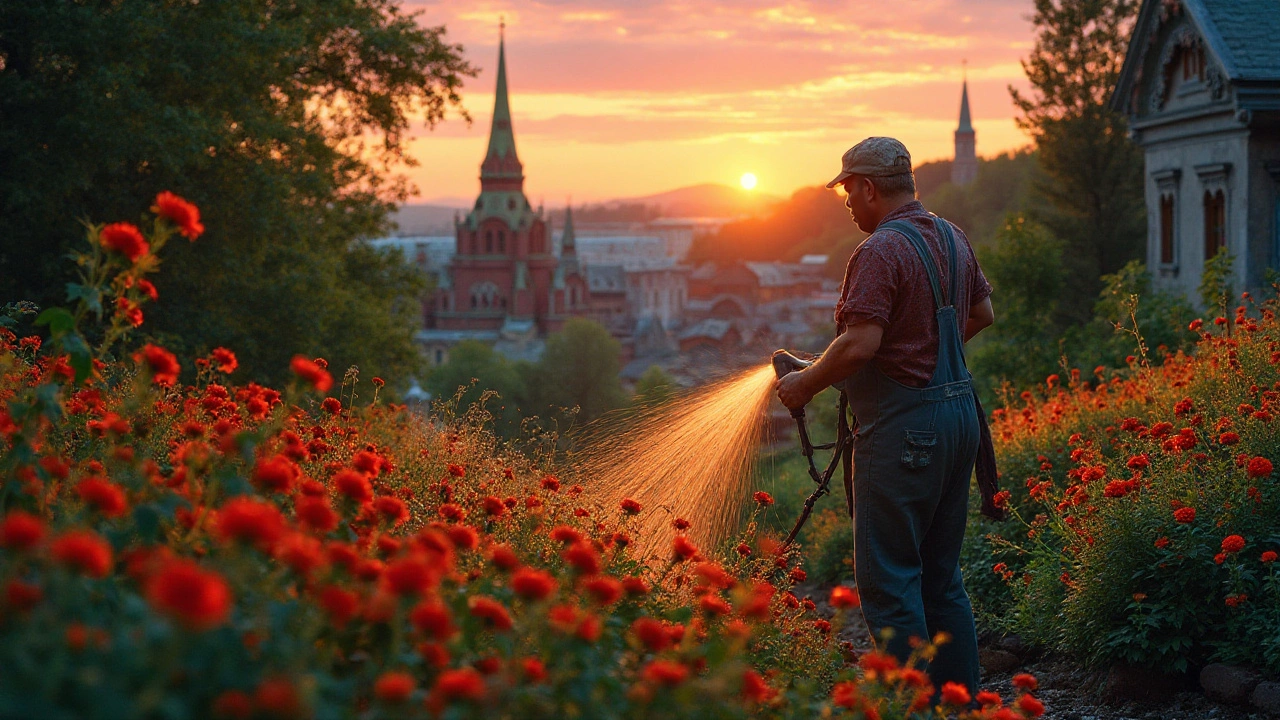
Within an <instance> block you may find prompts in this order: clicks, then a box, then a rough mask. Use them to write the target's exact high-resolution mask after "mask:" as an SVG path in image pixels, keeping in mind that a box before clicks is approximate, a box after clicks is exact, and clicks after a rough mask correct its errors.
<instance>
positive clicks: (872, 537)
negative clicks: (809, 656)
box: [844, 217, 979, 693]
mask: <svg viewBox="0 0 1280 720" xmlns="http://www.w3.org/2000/svg"><path fill="white" fill-rule="evenodd" d="M934 223H935V224H936V225H937V226H938V233H939V235H940V236H941V237H942V238H944V239H945V242H946V246H947V254H948V255H949V258H950V268H951V271H950V272H948V273H947V277H948V278H949V280H950V282H949V285H950V288H949V290H950V302H949V303H947V302H944V300H943V295H942V288H941V283H940V281H939V274H938V268H937V266H936V265H935V263H934V260H933V255H932V254H931V253H930V252H929V247H928V245H927V244H926V243H925V240H924V238H923V237H922V236H921V235H920V233H919V232H918V231H917V230H916V229H915V228H914V227H913V226H912V225H911V223H910V222H907V221H905V220H892V221H890V222H887V223H884V224H883V225H881V226H880V227H879V228H878V229H879V230H894V231H896V232H898V233H900V234H902V235H904V236H905V237H906V238H907V239H908V240H909V241H910V242H911V244H912V246H913V247H915V249H916V252H917V253H918V254H919V255H920V259H921V260H922V261H923V262H924V266H925V269H926V270H927V272H928V274H929V283H930V285H931V286H932V288H933V297H934V301H935V307H936V308H937V319H938V363H937V367H936V369H935V370H934V372H933V377H932V379H930V380H929V384H928V385H927V386H925V387H923V388H912V387H907V386H906V385H903V384H902V383H899V382H897V381H895V380H893V379H891V378H889V377H888V376H886V375H885V374H884V373H882V372H881V371H880V370H879V369H878V368H877V367H876V366H875V363H873V362H868V363H867V364H866V365H865V366H863V368H862V369H861V370H859V371H858V372H856V373H854V374H853V375H852V376H850V377H849V378H848V379H847V380H845V382H844V385H845V390H846V392H847V394H848V397H849V404H850V407H851V409H852V411H853V414H854V416H855V417H856V421H857V430H856V434H855V436H854V478H853V486H854V498H855V503H854V505H855V517H854V537H855V548H854V551H855V560H856V563H855V571H856V577H857V582H858V590H859V593H860V594H861V596H862V613H863V616H864V617H865V618H866V620H867V626H868V627H869V628H870V629H871V632H872V635H873V636H875V637H876V638H877V641H878V639H879V633H880V632H881V631H882V630H884V629H885V628H892V629H893V633H894V635H893V638H892V639H891V640H890V641H889V643H888V646H887V648H885V649H886V650H887V651H888V652H889V653H891V654H893V655H895V656H897V657H898V659H899V660H900V661H904V660H906V658H907V656H908V655H910V653H911V648H910V645H909V640H910V638H912V637H917V638H932V637H934V636H935V635H936V634H937V633H939V632H946V633H948V634H949V635H950V636H951V640H950V642H948V643H946V644H945V645H943V646H942V647H941V648H940V649H939V650H938V655H937V657H936V658H935V659H934V661H933V662H932V663H930V665H929V666H928V668H927V670H928V673H929V676H930V679H931V680H932V681H933V684H934V687H935V688H941V687H942V683H944V682H948V681H951V682H958V683H961V684H963V685H965V686H966V687H968V688H969V691H970V692H971V693H973V692H977V690H978V676H979V665H978V641H977V636H976V633H975V631H974V624H973V609H972V607H971V606H970V604H969V596H968V594H966V593H965V590H964V582H963V579H962V577H961V573H960V544H961V542H962V540H963V539H964V531H965V520H966V516H967V506H968V501H969V482H970V477H971V475H972V473H973V467H974V460H975V457H976V455H977V452H978V434H979V426H978V416H977V409H976V406H975V404H974V402H975V399H974V395H973V387H972V384H971V382H970V378H971V376H970V375H969V371H968V369H966V367H965V362H964V345H963V337H962V336H961V334H960V326H959V324H958V322H957V319H956V310H955V303H956V300H957V298H958V297H959V295H958V293H959V292H960V290H961V288H960V287H959V282H958V276H959V275H960V273H961V272H963V268H961V267H960V265H959V262H958V259H957V256H956V242H955V236H954V235H953V234H952V231H951V226H950V224H949V223H947V222H946V221H945V220H942V219H941V218H937V217H935V218H934Z"/></svg>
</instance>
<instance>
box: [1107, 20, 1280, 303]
mask: <svg viewBox="0 0 1280 720" xmlns="http://www.w3.org/2000/svg"><path fill="white" fill-rule="evenodd" d="M1277 38H1280V4H1277V3H1276V2H1275V1H1274V0H1145V2H1143V4H1142V7H1141V9H1140V10H1139V13H1138V19H1137V22H1136V24H1135V27H1134V32H1133V38H1132V40H1131V41H1130V43H1129V50H1128V54H1127V55H1126V57H1125V61H1124V67H1123V69H1122V70H1121V74H1120V80H1119V82H1118V84H1117V87H1116V89H1115V92H1114V94H1113V95H1112V98H1111V105H1112V107H1113V108H1114V109H1116V110H1119V111H1121V112H1123V113H1125V114H1126V115H1128V117H1129V126H1130V130H1131V132H1132V134H1133V137H1134V139H1135V140H1136V141H1137V143H1138V144H1139V145H1140V146H1141V147H1142V148H1143V150H1144V153H1145V160H1146V171H1145V190H1146V205H1147V267H1148V268H1150V270H1151V272H1152V275H1153V276H1154V279H1155V285H1156V286H1157V287H1158V288H1160V289H1163V290H1169V291H1174V292H1177V293H1180V294H1183V295H1185V296H1187V297H1189V298H1194V297H1196V290H1197V287H1198V286H1199V284H1200V281H1201V276H1202V274H1203V272H1204V268H1205V262H1206V261H1207V260H1208V259H1210V258H1212V257H1214V256H1215V255H1217V254H1218V252H1219V251H1220V250H1222V249H1224V248H1225V249H1226V250H1227V251H1228V252H1229V253H1231V255H1233V256H1234V258H1235V262H1234V265H1233V274H1234V279H1235V288H1236V289H1237V290H1242V289H1251V288H1259V287H1262V286H1264V285H1266V284H1267V269H1268V268H1277V267H1280V41H1277Z"/></svg>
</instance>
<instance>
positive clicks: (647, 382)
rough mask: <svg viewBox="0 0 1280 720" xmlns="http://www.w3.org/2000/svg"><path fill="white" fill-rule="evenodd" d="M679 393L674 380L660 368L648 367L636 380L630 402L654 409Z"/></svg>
mask: <svg viewBox="0 0 1280 720" xmlns="http://www.w3.org/2000/svg"><path fill="white" fill-rule="evenodd" d="M679 392H680V386H679V385H677V384H676V380H675V378H673V377H671V376H670V375H669V374H667V373H666V372H665V371H664V370H663V369H662V368H661V367H659V366H657V365H650V366H649V367H648V369H646V370H645V371H644V372H643V373H641V374H640V377H639V378H638V379H637V380H636V394H635V397H633V398H632V399H631V402H632V403H633V404H635V405H637V406H639V407H655V406H658V405H662V404H663V403H666V402H667V401H668V400H670V399H672V398H674V397H675V396H676V394H677V393H679Z"/></svg>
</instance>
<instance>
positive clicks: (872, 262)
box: [836, 239, 898, 328]
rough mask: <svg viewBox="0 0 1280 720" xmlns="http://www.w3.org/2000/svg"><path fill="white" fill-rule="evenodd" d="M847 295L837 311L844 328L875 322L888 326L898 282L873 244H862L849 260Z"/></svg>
mask: <svg viewBox="0 0 1280 720" xmlns="http://www.w3.org/2000/svg"><path fill="white" fill-rule="evenodd" d="M846 276H847V280H846V281H845V290H844V294H843V296H842V297H841V299H840V306H839V307H838V308H836V320H837V322H839V323H840V324H841V325H843V326H844V327H853V326H854V325H861V324H862V323H864V322H874V323H876V324H877V325H879V326H880V327H882V328H888V327H889V311H890V310H891V309H892V308H893V299H894V297H895V295H896V294H897V290H898V283H897V277H896V275H895V273H894V268H893V266H892V264H890V263H888V262H886V261H885V258H884V256H883V255H881V254H880V253H879V252H878V251H877V249H876V248H875V247H874V246H871V241H870V240H869V239H868V241H867V242H865V243H863V244H862V246H861V247H859V248H858V249H857V250H855V251H854V253H853V257H851V258H850V259H849V269H848V271H847V273H846Z"/></svg>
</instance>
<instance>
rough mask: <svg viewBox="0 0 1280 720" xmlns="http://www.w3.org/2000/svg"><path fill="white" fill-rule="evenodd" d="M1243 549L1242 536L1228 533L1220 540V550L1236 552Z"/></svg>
mask: <svg viewBox="0 0 1280 720" xmlns="http://www.w3.org/2000/svg"><path fill="white" fill-rule="evenodd" d="M1243 549H1244V538H1243V537H1240V536H1239V535H1228V536H1226V537H1225V538H1223V540H1222V552H1225V553H1238V552H1240V551H1241V550H1243Z"/></svg>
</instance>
